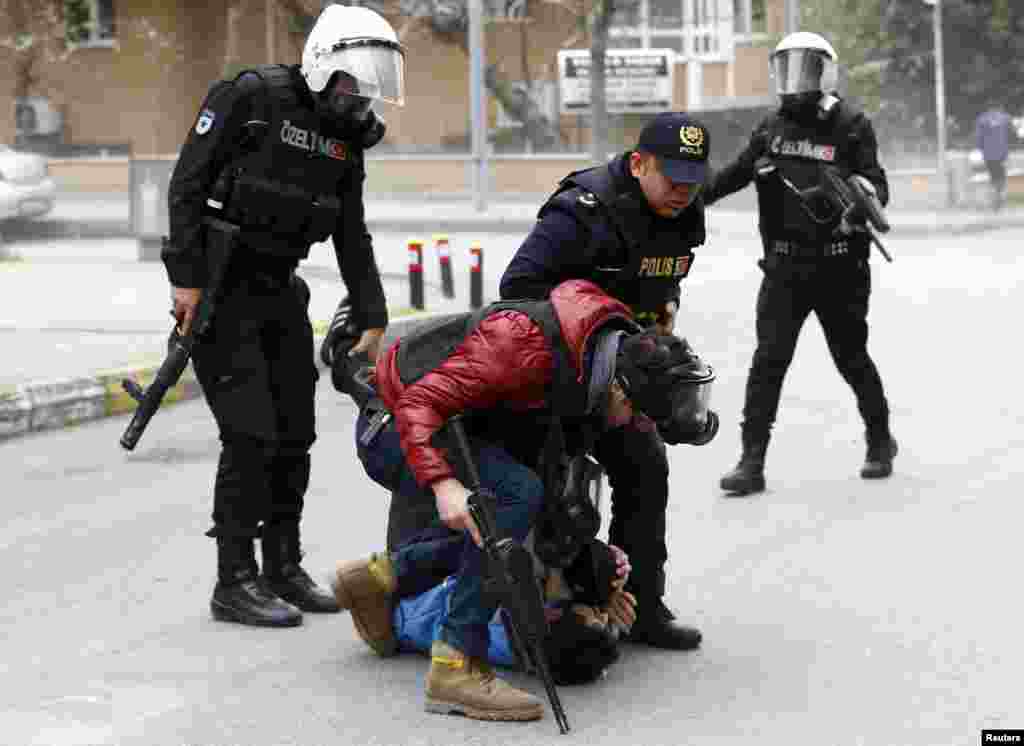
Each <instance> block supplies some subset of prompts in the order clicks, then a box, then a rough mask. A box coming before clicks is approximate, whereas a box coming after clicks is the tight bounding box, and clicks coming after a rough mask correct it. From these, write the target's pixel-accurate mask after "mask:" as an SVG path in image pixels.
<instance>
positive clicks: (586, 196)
mask: <svg viewBox="0 0 1024 746" xmlns="http://www.w3.org/2000/svg"><path fill="white" fill-rule="evenodd" d="M576 201H577V202H579V203H580V204H581V205H583V206H584V207H597V197H596V196H595V195H594V193H593V192H580V196H579V197H577V198H576Z"/></svg>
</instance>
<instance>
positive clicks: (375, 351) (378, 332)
mask: <svg viewBox="0 0 1024 746" xmlns="http://www.w3.org/2000/svg"><path fill="white" fill-rule="evenodd" d="M383 338H384V330H383V329H367V330H366V331H364V332H363V333H362V334H361V335H360V337H359V341H358V342H356V345H355V347H353V348H352V349H351V350H349V352H348V354H349V355H358V354H359V353H361V352H365V353H366V356H367V357H368V358H370V362H371V363H376V362H377V355H379V354H380V341H381V339H383Z"/></svg>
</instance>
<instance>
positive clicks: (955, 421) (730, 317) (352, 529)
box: [0, 230, 1024, 746]
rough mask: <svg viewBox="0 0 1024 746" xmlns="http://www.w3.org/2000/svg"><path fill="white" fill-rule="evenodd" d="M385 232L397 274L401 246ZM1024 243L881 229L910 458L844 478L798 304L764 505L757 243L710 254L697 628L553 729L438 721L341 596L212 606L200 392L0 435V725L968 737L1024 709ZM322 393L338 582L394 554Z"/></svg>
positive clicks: (689, 511)
mask: <svg viewBox="0 0 1024 746" xmlns="http://www.w3.org/2000/svg"><path fill="white" fill-rule="evenodd" d="M393 238H394V245H395V246H396V248H395V249H394V251H395V258H392V255H391V254H390V253H389V252H381V253H380V257H381V265H382V269H384V270H385V271H390V270H392V269H393V267H392V266H391V265H392V263H394V264H395V265H396V266H397V267H398V271H401V269H402V268H403V267H404V259H405V254H404V246H403V245H402V243H401V242H402V239H403V238H404V237H399V236H394V237H393ZM425 238H427V237H426V236H425ZM472 239H480V240H483V241H485V242H486V243H485V246H486V249H487V252H488V253H487V256H486V259H485V270H486V272H487V279H486V287H487V289H488V290H491V291H493V289H494V288H495V287H496V282H497V275H498V274H500V271H501V268H502V267H503V266H504V259H505V258H507V255H508V253H509V252H511V251H512V250H514V248H515V246H516V245H517V243H518V240H519V239H518V237H508V236H504V237H502V236H498V235H483V236H479V237H478V236H472V237H469V236H466V237H459V238H458V239H457V240H458V241H459V243H457V244H456V245H455V251H454V252H453V256H455V257H456V261H460V262H462V263H461V264H459V265H457V267H456V278H464V276H465V274H464V273H465V266H466V265H465V259H464V257H465V254H464V253H463V252H464V251H465V248H466V244H465V243H463V242H462V241H463V240H465V241H468V240H472ZM1022 241H1024V230H1003V231H994V232H991V233H987V234H984V235H981V236H958V237H956V238H952V239H944V238H942V237H932V238H919V239H898V238H892V239H891V240H890V241H889V246H890V249H891V251H892V253H893V254H894V255H895V256H896V261H895V263H893V264H891V265H888V264H885V263H884V262H882V261H881V260H880V259H879V258H876V259H875V260H874V261H873V270H874V275H873V279H874V284H875V290H874V295H873V298H872V304H873V305H872V312H871V318H870V320H871V322H872V338H871V342H870V349H871V352H872V355H873V356H874V358H875V360H876V362H877V364H878V366H879V369H880V371H881V374H882V377H883V380H884V381H885V384H886V388H887V393H888V395H889V398H890V401H891V404H892V407H893V428H894V432H895V434H896V436H897V438H899V440H900V444H901V452H900V455H899V457H898V459H897V461H896V474H895V475H894V476H893V478H891V479H890V480H887V481H883V482H877V483H866V482H864V481H862V480H860V479H859V478H858V477H857V470H858V468H859V465H860V463H861V460H862V457H863V442H862V439H861V425H860V423H859V421H858V416H857V412H856V408H855V406H854V400H853V396H852V394H851V393H850V391H849V390H848V389H847V388H846V385H845V384H844V383H843V381H842V380H841V378H840V377H839V375H838V373H837V372H836V371H835V370H834V368H833V367H832V363H831V361H830V359H829V357H828V352H827V349H826V347H825V344H824V340H823V337H822V334H821V331H820V328H819V327H818V325H817V323H816V321H814V320H810V321H809V323H808V325H807V326H806V327H805V329H804V333H803V335H802V337H801V340H800V344H799V346H798V349H797V357H796V361H795V363H794V365H793V368H792V369H791V371H790V375H789V377H788V378H787V381H786V387H785V389H784V392H783V401H782V406H781V412H780V421H779V426H778V430H777V435H776V437H775V439H774V441H773V443H772V447H771V450H770V452H769V459H768V468H767V477H768V482H769V490H768V492H766V493H765V494H763V495H760V496H757V497H755V498H752V499H726V498H723V497H722V496H721V494H720V492H719V491H718V489H717V486H716V485H717V480H718V477H719V476H720V475H721V473H722V472H723V471H724V470H725V469H727V468H729V467H730V466H731V465H732V464H733V463H734V462H735V459H736V457H737V455H738V448H739V432H738V428H737V427H736V422H737V419H738V416H739V409H740V406H741V403H742V394H743V385H744V380H745V376H746V370H747V366H748V365H749V362H750V355H751V352H752V345H753V305H754V296H755V293H756V289H757V283H758V281H759V277H760V272H759V270H758V269H757V267H756V265H755V264H754V258H755V257H756V256H757V254H758V252H759V249H758V247H757V245H756V242H755V241H754V239H753V238H752V237H750V236H747V237H744V236H743V234H742V231H739V232H737V233H736V234H732V233H730V234H728V235H727V236H724V237H722V238H720V239H718V240H715V241H713V242H712V243H710V244H709V245H708V246H707V247H706V248H705V249H704V250H703V251H701V253H700V255H699V257H698V259H697V261H696V263H695V264H694V268H693V271H692V274H691V277H690V279H688V281H687V283H686V290H685V294H684V311H683V313H682V314H681V316H680V321H679V329H678V331H679V332H681V333H682V334H684V335H686V336H688V337H689V338H690V339H691V341H692V343H693V344H694V346H695V347H696V348H697V349H698V350H699V351H700V352H701V354H702V355H703V356H704V357H705V358H706V359H707V360H708V361H709V362H710V363H711V364H712V365H714V366H715V368H716V370H717V371H718V373H719V377H718V380H717V382H716V384H715V391H714V396H713V399H714V406H715V407H716V408H717V409H718V410H719V412H720V413H721V414H722V418H723V427H722V431H721V433H720V434H719V436H718V438H717V439H716V440H715V441H714V442H712V443H711V444H710V445H708V446H706V447H704V448H699V449H698V448H693V447H688V446H679V447H676V448H673V449H670V451H669V453H670V459H671V463H672V494H673V499H672V507H671V514H670V527H669V531H670V541H671V548H670V550H671V556H672V561H671V564H670V568H669V570H670V587H669V600H670V603H671V605H672V606H673V607H674V608H675V609H676V610H677V612H678V613H679V614H680V616H681V617H682V618H683V619H684V620H685V621H688V622H693V623H696V624H697V625H698V626H700V627H701V628H702V629H703V631H704V633H705V642H704V645H703V647H702V648H701V649H700V650H699V651H697V652H694V653H683V654H679V653H658V652H655V651H651V650H648V649H645V648H638V647H632V646H629V647H625V648H624V656H623V660H622V662H621V663H619V664H617V665H616V666H615V667H613V668H612V670H611V671H610V673H609V676H608V677H607V679H606V680H604V681H602V682H600V683H598V684H596V685H591V686H584V687H574V688H566V689H563V690H562V696H563V701H564V703H565V705H566V708H567V711H568V713H569V718H570V721H571V723H572V725H573V729H574V730H573V734H572V735H571V736H569V737H560V736H559V735H558V733H557V729H556V726H555V724H554V720H553V719H552V718H551V717H550V713H548V714H547V715H546V717H545V719H544V720H543V721H541V722H539V723H533V724H483V723H478V722H474V721H469V720H463V719H457V718H446V717H440V716H436V715H428V714H426V713H424V712H423V708H422V680H423V676H424V673H425V671H426V669H427V665H428V664H427V661H426V659H424V658H420V657H415V656H403V657H400V658H398V659H394V660H388V661H381V660H379V659H377V658H375V657H374V656H373V655H372V654H371V653H370V652H369V650H368V649H367V648H365V646H363V645H362V643H361V642H360V641H359V640H358V638H357V636H356V635H355V632H354V630H353V627H352V624H351V620H350V619H349V618H348V617H347V616H344V615H343V616H326V617H323V616H321V617H312V616H310V615H307V617H306V623H305V624H304V626H302V627H300V628H296V629H288V630H262V629H249V628H243V627H239V626H236V625H227V624H221V623H216V622H213V621H212V620H211V619H210V617H209V612H208V609H207V601H208V597H209V593H210V590H211V588H212V584H213V579H214V573H213V570H214V568H213V562H214V547H213V542H211V541H210V540H209V539H207V538H205V537H204V536H203V535H202V532H203V531H204V530H206V528H207V527H208V525H209V524H208V521H209V511H210V507H211V500H210V492H211V484H212V478H213V473H214V470H215V468H216V456H217V445H218V444H217V439H216V432H215V428H214V425H213V422H212V418H211V417H210V415H209V414H208V412H207V410H206V409H205V407H204V405H203V404H202V403H201V402H198V401H193V402H189V403H185V404H179V405H175V406H173V407H168V408H167V409H166V410H165V411H161V412H160V413H159V414H158V415H157V417H156V418H155V419H154V421H153V423H152V425H151V427H150V428H149V430H148V431H147V433H146V436H145V438H144V440H143V442H142V443H141V444H140V446H139V449H138V450H137V451H136V452H135V453H133V454H130V455H126V454H125V453H124V452H123V451H121V450H120V449H119V447H118V446H117V439H118V437H119V435H120V433H121V430H122V429H123V427H124V425H125V424H126V420H124V419H123V418H111V419H107V420H103V421H98V422H94V423H90V424H87V425H83V426H80V427H78V428H74V429H70V430H63V431H56V432H49V433H42V434H33V435H28V436H25V437H21V438H18V439H14V440H11V441H7V442H3V443H0V473H2V474H3V476H4V479H3V483H4V488H3V494H4V499H3V500H2V501H0V522H2V523H3V525H5V527H6V531H5V533H4V539H3V541H0V561H2V562H3V564H4V566H6V567H8V568H12V571H11V572H10V573H9V576H8V577H9V580H8V590H7V593H6V594H5V596H4V599H5V600H4V601H2V602H0V675H2V677H3V680H4V682H5V683H6V686H5V687H4V690H3V694H2V695H0V723H2V726H3V727H2V728H0V743H4V744H8V743H9V744H19V745H20V744H26V745H27V744H46V745H48V746H49V745H52V746H58V745H59V746H65V745H72V744H75V745H77V744H118V745H122V744H124V745H126V746H134V745H135V744H138V745H139V746H142V745H146V746H151V745H160V746H164V745H166V746H182V745H184V744H190V745H196V746H228V745H229V744H247V745H251V746H262V745H267V746H270V745H279V744H302V745H303V746H308V745H313V744H325V745H326V744H430V745H432V746H433V745H437V746H441V745H442V744H452V743H458V744H493V743H503V744H506V743H507V744H542V743H543V744H549V743H550V744H555V743H570V742H572V743H587V744H589V745H591V746H599V745H604V744H623V743H630V744H655V745H662V744H664V745H665V746H668V745H669V744H673V745H674V744H702V745H703V744H709V743H713V744H725V745H730V746H731V745H733V744H735V745H737V746H739V745H740V744H751V743H766V744H807V746H812V745H813V746H818V745H819V744H842V745H846V744H870V745H872V746H874V745H877V746H890V745H892V744H901V745H903V744H905V745H907V746H944V745H946V744H949V745H950V746H952V745H954V744H955V745H957V746H959V745H960V744H974V743H978V742H979V738H980V731H981V728H982V727H1006V728H1024V704H1022V701H1021V697H1020V676H1021V671H1022V670H1024V637H1022V636H1021V634H1020V614H1019V610H1018V608H1017V607H1016V602H1015V601H1014V599H1015V598H1016V597H1017V593H1018V592H1019V585H1020V580H1019V575H1020V571H1019V566H1020V549H1019V546H1020V540H1019V526H1020V525H1021V522H1022V521H1024V507H1022V503H1021V500H1020V495H1021V494H1022V490H1024V477H1022V475H1021V469H1020V467H1019V463H1020V459H1019V454H1018V453H1017V451H1016V449H1017V448H1019V447H1022V446H1024V428H1022V427H1021V424H1022V423H1021V414H1020V413H1021V411H1022V406H1021V405H1022V403H1024V402H1022V398H1024V397H1022V395H1021V393H1020V384H1019V369H1020V362H1021V355H1020V351H1019V349H1018V346H1017V341H1016V340H1017V338H1018V337H1019V336H1020V334H1019V331H1018V330H1016V322H1015V321H1014V320H1015V319H1018V318H1020V317H1021V314H1022V312H1024V302H1022V299H1021V294H1020V292H1019V290H1018V289H1019V288H1020V287H1021V281H1022V279H1024V278H1022V275H1024V265H1022V264H1021V263H1020V262H1019V261H1018V257H1017V255H1018V252H1019V246H1020V245H1021V243H1022ZM383 245H384V243H383V241H382V239H381V237H379V236H378V246H383ZM388 245H389V246H390V245H391V244H388ZM385 257H387V258H385ZM432 266H433V263H432V262H428V267H432ZM15 271H16V270H15ZM428 271H429V270H428ZM430 279H431V278H430V276H429V275H428V281H429V280H430ZM463 281H464V280H463V279H459V282H460V283H461V282H463ZM314 292H316V291H314ZM459 292H460V293H465V289H464V286H463V287H462V288H460V290H459ZM460 297H466V296H465V295H464V294H463V295H460ZM336 300H337V299H336V297H332V298H331V300H330V302H329V303H327V304H326V305H327V306H328V307H329V308H331V309H333V304H334V303H335V302H336ZM158 310H159V311H160V312H161V313H163V314H164V315H165V314H166V310H165V309H163V308H161V309H158ZM62 313H65V316H66V317H67V318H69V319H72V318H73V314H72V312H71V311H69V310H68V309H66V308H65V309H62ZM319 394H320V396H319V401H318V416H319V431H320V437H319V440H318V441H317V443H316V445H315V447H314V450H313V475H312V482H311V486H310V490H309V494H308V496H307V506H308V507H307V511H306V518H305V522H304V526H305V529H304V538H305V545H306V546H305V548H306V551H307V555H306V559H305V564H306V566H307V567H308V568H309V569H310V571H311V572H313V573H314V574H316V575H317V576H324V575H326V573H327V572H328V571H329V569H330V568H331V567H332V566H333V565H334V563H335V562H336V561H337V560H340V559H347V558H353V557H359V556H363V555H366V554H367V553H369V552H371V551H374V550H378V549H380V548H381V546H382V544H383V540H384V521H385V516H386V511H387V497H388V496H387V494H386V493H384V492H382V491H381V490H380V489H379V488H377V487H376V486H375V485H373V484H372V483H371V482H370V481H369V480H368V479H367V478H366V477H365V475H364V474H363V473H362V471H361V468H360V467H359V465H358V462H357V460H356V458H355V454H354V449H353V448H352V444H351V438H352V424H353V420H354V409H353V407H352V406H351V404H350V403H348V402H347V401H346V400H344V399H343V398H342V397H340V396H339V395H337V394H336V393H335V392H334V391H333V389H332V388H331V387H330V384H329V382H328V381H327V380H326V379H325V380H322V381H321V383H320V389H319ZM510 677H511V679H512V680H513V681H514V682H516V683H519V684H523V685H525V686H528V687H531V688H532V689H533V690H534V691H537V692H538V693H539V692H540V691H541V690H540V687H539V685H538V684H537V682H536V681H530V680H527V679H524V678H523V677H521V676H519V675H517V674H510Z"/></svg>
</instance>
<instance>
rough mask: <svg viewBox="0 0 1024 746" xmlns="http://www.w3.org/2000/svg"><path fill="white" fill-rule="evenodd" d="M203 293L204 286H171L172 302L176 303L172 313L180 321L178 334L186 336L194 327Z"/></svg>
mask: <svg viewBox="0 0 1024 746" xmlns="http://www.w3.org/2000/svg"><path fill="white" fill-rule="evenodd" d="M202 295H203V290H202V288H176V287H172V288H171V302H172V303H173V304H174V308H173V309H172V310H171V314H172V315H173V316H174V320H175V321H176V322H177V323H178V334H181V335H182V336H184V335H186V334H188V330H189V329H191V328H192V320H193V319H194V318H195V315H196V306H198V305H199V299H200V298H201V297H202Z"/></svg>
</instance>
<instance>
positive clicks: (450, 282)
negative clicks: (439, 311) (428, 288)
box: [434, 233, 455, 298]
mask: <svg viewBox="0 0 1024 746" xmlns="http://www.w3.org/2000/svg"><path fill="white" fill-rule="evenodd" d="M434 248H435V249H437V261H438V262H439V263H440V265H441V294H442V295H444V297H445V298H454V297H455V280H454V279H452V252H451V247H450V246H449V245H448V236H446V235H445V234H444V233H438V234H436V235H435V236H434Z"/></svg>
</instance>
